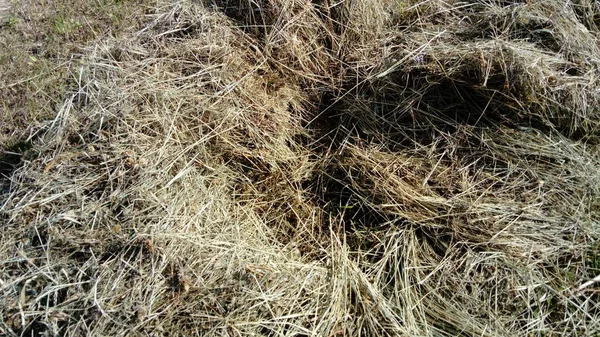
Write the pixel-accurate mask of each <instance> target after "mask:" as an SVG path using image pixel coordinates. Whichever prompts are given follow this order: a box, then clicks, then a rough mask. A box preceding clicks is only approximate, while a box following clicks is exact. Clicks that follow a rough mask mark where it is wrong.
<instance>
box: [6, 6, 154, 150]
mask: <svg viewBox="0 0 600 337" xmlns="http://www.w3.org/2000/svg"><path fill="white" fill-rule="evenodd" d="M153 3H155V2H154V1H120V0H97V1H77V0H73V1H43V0H18V1H12V4H11V7H10V10H9V11H8V12H7V13H6V15H5V16H4V17H3V18H2V19H1V20H2V22H0V27H1V28H0V73H2V76H1V77H0V102H1V106H0V109H1V111H0V149H1V151H3V152H4V151H8V150H9V148H10V147H14V146H15V144H18V143H21V142H23V141H28V140H30V139H31V137H34V136H35V135H36V133H37V132H38V131H39V130H40V129H43V128H44V127H45V126H46V125H47V124H48V123H49V122H51V121H52V119H53V118H54V117H55V115H56V112H57V111H58V109H60V107H61V105H62V104H63V101H64V99H65V97H66V94H67V92H68V91H76V90H78V78H77V77H76V76H77V69H79V67H80V66H81V63H80V58H81V53H82V52H83V48H85V47H86V46H87V45H89V44H90V43H92V42H93V41H98V40H100V39H103V38H107V37H118V36H122V35H124V34H127V33H130V32H132V31H135V30H136V29H138V28H139V27H140V25H141V24H143V23H144V22H145V21H146V20H147V18H146V14H148V13H149V11H150V10H151V8H152V7H151V5H152V4H153Z"/></svg>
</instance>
